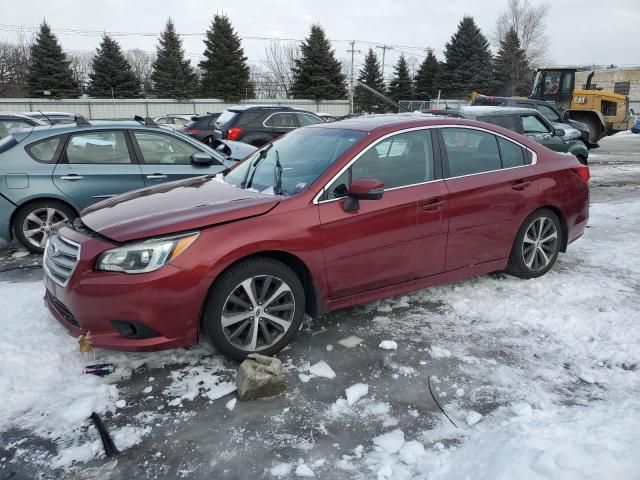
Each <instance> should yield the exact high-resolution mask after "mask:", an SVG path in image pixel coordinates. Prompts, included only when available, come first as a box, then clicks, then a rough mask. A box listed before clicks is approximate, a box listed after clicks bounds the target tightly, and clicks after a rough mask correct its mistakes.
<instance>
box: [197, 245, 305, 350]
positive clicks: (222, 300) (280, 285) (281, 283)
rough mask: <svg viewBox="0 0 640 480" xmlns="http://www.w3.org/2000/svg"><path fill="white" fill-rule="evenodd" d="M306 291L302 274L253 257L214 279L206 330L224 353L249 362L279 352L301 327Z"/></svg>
mask: <svg viewBox="0 0 640 480" xmlns="http://www.w3.org/2000/svg"><path fill="white" fill-rule="evenodd" d="M304 311H305V294H304V288H303V286H302V282H301V281H300V279H299V278H298V276H297V275H296V273H295V272H294V271H293V270H292V269H291V268H289V267H288V266H287V265H285V264H284V263H282V262H279V261H277V260H274V259H271V258H265V257H257V258H252V259H248V260H245V261H242V262H240V263H238V264H237V265H235V266H233V267H231V268H230V269H229V270H227V271H226V272H225V273H223V274H222V275H221V276H220V277H219V278H218V279H217V280H216V281H215V283H214V285H213V287H212V288H211V289H210V291H209V295H208V296H207V299H206V301H205V305H204V311H203V316H202V317H203V318H202V330H203V331H204V333H205V334H206V336H207V337H208V338H209V340H210V341H211V343H212V344H213V346H214V347H216V349H217V350H218V351H220V353H222V354H224V355H226V356H228V357H230V358H233V359H234V360H238V361H241V360H244V359H245V358H246V356H247V355H249V354H250V353H260V354H261V355H273V354H275V353H277V352H279V351H280V350H282V349H283V348H284V347H285V346H286V345H287V344H288V343H289V342H290V341H291V339H292V338H293V336H294V335H295V334H296V333H297V331H298V329H299V328H300V324H301V323H302V319H303V316H304Z"/></svg>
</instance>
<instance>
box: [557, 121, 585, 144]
mask: <svg viewBox="0 0 640 480" xmlns="http://www.w3.org/2000/svg"><path fill="white" fill-rule="evenodd" d="M552 125H553V128H561V129H562V130H564V136H563V137H562V139H563V140H566V141H569V140H577V139H579V138H580V136H581V135H582V134H581V133H580V131H579V130H576V129H575V128H573V127H572V126H571V125H569V124H567V123H552Z"/></svg>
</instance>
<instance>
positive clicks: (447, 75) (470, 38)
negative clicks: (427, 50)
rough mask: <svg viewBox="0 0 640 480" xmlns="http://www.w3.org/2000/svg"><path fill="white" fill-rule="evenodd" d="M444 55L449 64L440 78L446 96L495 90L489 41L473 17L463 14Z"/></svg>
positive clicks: (467, 94) (464, 95)
mask: <svg viewBox="0 0 640 480" xmlns="http://www.w3.org/2000/svg"><path fill="white" fill-rule="evenodd" d="M444 55H445V58H446V64H445V68H444V70H443V72H442V76H441V79H440V82H441V87H442V90H443V92H442V94H443V96H444V97H449V98H464V97H468V96H469V95H470V94H471V93H472V92H473V91H477V92H479V93H485V92H486V93H490V92H491V91H492V90H493V85H494V82H493V79H492V73H493V72H492V62H491V52H490V51H489V42H488V41H487V39H486V37H485V36H484V35H483V34H482V32H481V31H480V29H479V28H478V27H477V25H476V22H475V21H474V20H473V18H472V17H464V18H463V19H462V21H461V22H460V23H459V24H458V31H457V32H456V33H455V34H454V35H453V36H452V37H451V40H450V41H449V43H447V45H446V48H445V54H444Z"/></svg>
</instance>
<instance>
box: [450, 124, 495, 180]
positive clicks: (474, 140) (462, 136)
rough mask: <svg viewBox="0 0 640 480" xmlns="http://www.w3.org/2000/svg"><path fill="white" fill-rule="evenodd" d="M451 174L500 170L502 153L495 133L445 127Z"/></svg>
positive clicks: (461, 174)
mask: <svg viewBox="0 0 640 480" xmlns="http://www.w3.org/2000/svg"><path fill="white" fill-rule="evenodd" d="M441 132H442V138H443V139H444V145H445V150H446V152H447V160H448V162H449V176H451V177H460V176H463V175H472V174H474V173H482V172H490V171H492V170H500V168H501V164H500V153H499V151H498V142H497V141H496V137H495V135H493V134H491V133H488V132H483V131H481V130H473V129H469V128H443V129H441Z"/></svg>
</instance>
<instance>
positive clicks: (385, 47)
mask: <svg viewBox="0 0 640 480" xmlns="http://www.w3.org/2000/svg"><path fill="white" fill-rule="evenodd" d="M376 48H380V49H382V78H384V57H385V54H386V53H387V50H393V47H391V46H389V45H376Z"/></svg>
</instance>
